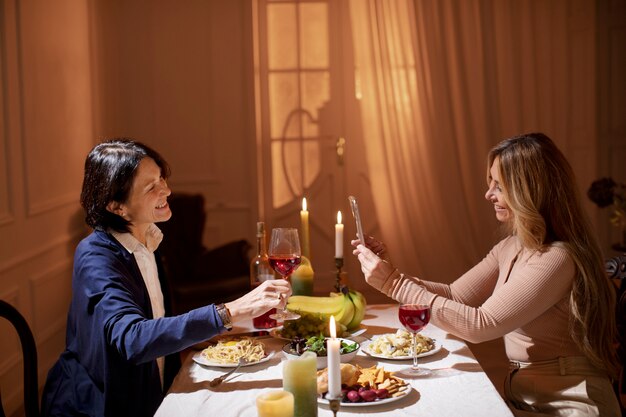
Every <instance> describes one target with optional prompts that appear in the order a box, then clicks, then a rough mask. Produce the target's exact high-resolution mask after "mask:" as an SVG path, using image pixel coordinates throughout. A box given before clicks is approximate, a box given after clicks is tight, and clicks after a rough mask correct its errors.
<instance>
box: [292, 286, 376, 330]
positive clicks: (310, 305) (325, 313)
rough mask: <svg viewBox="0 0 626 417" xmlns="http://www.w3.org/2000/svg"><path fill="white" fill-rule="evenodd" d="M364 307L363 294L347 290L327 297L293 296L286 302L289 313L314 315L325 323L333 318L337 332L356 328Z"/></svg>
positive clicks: (363, 313) (361, 318)
mask: <svg viewBox="0 0 626 417" xmlns="http://www.w3.org/2000/svg"><path fill="white" fill-rule="evenodd" d="M366 306H367V303H366V301H365V297H364V296H363V294H361V293H360V292H358V291H356V290H349V291H348V290H347V289H344V290H343V291H342V292H331V293H330V294H329V296H328V297H313V296H304V295H294V296H291V297H290V298H289V300H288V302H287V309H288V310H291V311H299V312H301V313H311V314H316V315H318V316H319V317H320V318H322V319H324V320H326V321H327V320H328V319H329V318H330V316H334V317H335V322H336V323H337V328H338V330H339V328H340V327H341V328H343V329H346V328H347V329H348V330H352V329H355V328H357V327H358V326H359V324H360V323H361V321H362V320H363V317H364V316H365V308H366Z"/></svg>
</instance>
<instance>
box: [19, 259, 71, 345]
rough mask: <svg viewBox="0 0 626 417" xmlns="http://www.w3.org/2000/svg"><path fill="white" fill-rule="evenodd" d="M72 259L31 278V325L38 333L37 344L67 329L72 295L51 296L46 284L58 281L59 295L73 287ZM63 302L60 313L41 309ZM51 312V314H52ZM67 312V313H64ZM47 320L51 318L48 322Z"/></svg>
mask: <svg viewBox="0 0 626 417" xmlns="http://www.w3.org/2000/svg"><path fill="white" fill-rule="evenodd" d="M72 265H73V261H72V259H65V260H63V261H60V262H57V263H56V264H52V265H50V267H49V268H47V269H45V270H43V271H41V272H40V273H38V274H36V275H33V276H32V277H31V278H30V280H29V281H30V299H31V304H32V305H31V311H32V312H33V320H32V323H31V327H32V330H33V333H34V334H36V335H37V346H39V345H42V344H43V343H44V342H47V341H48V340H49V339H50V338H51V337H52V336H54V335H56V334H57V333H58V332H59V331H62V330H64V329H65V320H66V313H67V307H68V306H69V302H70V295H69V294H67V293H66V294H65V295H67V299H63V297H51V295H53V294H51V293H49V292H46V291H45V288H46V284H49V283H51V282H56V283H57V285H58V288H59V289H60V290H59V293H61V294H59V295H63V294H62V292H63V289H64V288H68V287H71V280H72V278H71V277H72ZM55 302H57V303H58V302H62V303H63V304H64V305H63V306H62V310H63V311H62V312H60V314H56V313H59V312H57V311H54V312H48V314H45V313H43V312H42V311H41V310H42V309H45V308H46V307H49V305H50V304H51V303H55ZM50 313H51V314H50ZM64 313H65V314H64ZM46 320H51V321H50V322H47V321H46Z"/></svg>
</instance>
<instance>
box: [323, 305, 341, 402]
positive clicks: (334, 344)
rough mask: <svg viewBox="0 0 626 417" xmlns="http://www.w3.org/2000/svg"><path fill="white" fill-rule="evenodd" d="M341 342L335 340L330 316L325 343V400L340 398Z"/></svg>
mask: <svg viewBox="0 0 626 417" xmlns="http://www.w3.org/2000/svg"><path fill="white" fill-rule="evenodd" d="M340 345H341V341H340V340H339V339H337V329H336V326H335V317H334V316H330V339H328V340H327V341H326V352H327V355H328V394H327V395H326V398H328V399H335V398H341V359H340V357H339V355H340V353H339V349H340Z"/></svg>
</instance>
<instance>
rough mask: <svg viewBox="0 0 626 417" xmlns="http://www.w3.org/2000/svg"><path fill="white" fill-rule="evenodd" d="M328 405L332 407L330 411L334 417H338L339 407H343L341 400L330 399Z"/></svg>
mask: <svg viewBox="0 0 626 417" xmlns="http://www.w3.org/2000/svg"><path fill="white" fill-rule="evenodd" d="M328 405H329V407H330V411H332V412H333V416H334V417H337V412H338V411H339V406H340V405H341V398H328Z"/></svg>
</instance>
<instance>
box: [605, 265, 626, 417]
mask: <svg viewBox="0 0 626 417" xmlns="http://www.w3.org/2000/svg"><path fill="white" fill-rule="evenodd" d="M606 272H607V274H608V275H609V278H611V280H612V281H613V283H614V284H615V286H616V288H617V311H616V314H617V315H616V321H617V337H618V346H617V355H618V356H619V360H620V363H621V364H622V369H621V372H620V377H619V379H618V380H617V381H615V391H616V393H617V396H618V399H619V401H620V406H621V407H622V415H623V416H626V372H625V371H624V366H626V255H619V256H615V257H613V258H611V259H609V260H608V261H606Z"/></svg>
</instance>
